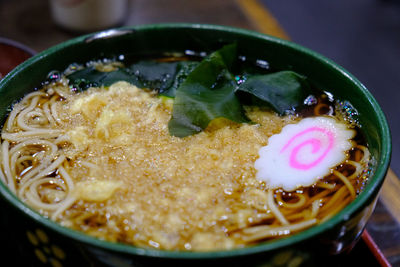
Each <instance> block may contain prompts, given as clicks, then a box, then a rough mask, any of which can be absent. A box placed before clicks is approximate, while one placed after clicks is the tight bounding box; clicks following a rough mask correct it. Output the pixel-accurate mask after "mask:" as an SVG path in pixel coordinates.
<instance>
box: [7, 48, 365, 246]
mask: <svg viewBox="0 0 400 267" xmlns="http://www.w3.org/2000/svg"><path fill="white" fill-rule="evenodd" d="M236 50H237V48H236V45H234V44H233V45H226V46H224V47H222V48H221V49H219V50H217V51H215V52H213V53H210V54H208V55H206V56H204V57H202V58H200V59H198V58H196V60H194V58H193V57H191V56H188V55H183V56H179V57H176V56H165V57H161V58H153V59H149V60H141V61H139V60H136V61H132V62H133V63H132V62H131V63H130V64H128V63H127V61H126V60H125V61H124V60H122V61H107V60H102V61H95V62H89V63H87V64H85V65H77V64H73V65H71V66H70V67H69V68H68V69H67V70H66V71H65V72H63V73H62V74H61V75H57V73H52V74H50V78H51V79H50V80H49V81H47V82H45V83H44V84H43V86H42V88H41V89H40V90H36V91H34V92H31V93H29V94H27V95H26V96H25V97H24V98H23V99H22V100H21V101H19V102H18V103H16V104H15V105H13V107H12V111H11V112H10V114H9V116H8V119H7V120H6V122H5V124H4V126H3V129H2V134H1V138H2V143H1V172H0V178H1V180H2V181H3V182H4V183H6V184H7V185H8V187H9V188H10V190H11V191H12V192H14V193H15V194H16V195H17V196H18V197H19V198H20V199H22V200H23V201H24V202H25V203H27V204H28V205H29V206H31V207H33V208H34V209H36V210H38V211H39V212H40V213H41V214H42V215H44V216H45V217H49V218H51V219H52V220H54V221H56V222H58V223H60V224H61V225H63V226H66V227H69V228H72V229H75V230H79V231H82V232H84V233H87V234H89V235H92V236H95V237H98V238H100V239H104V240H109V241H115V242H122V243H126V244H132V245H135V246H142V247H154V248H160V249H167V250H193V251H204V250H221V249H231V248H238V247H243V246H246V245H249V244H254V243H257V242H261V241H265V240H269V239H273V238H280V237H283V236H288V235H290V234H293V233H296V232H298V231H301V230H304V229H307V228H309V227H311V226H313V225H316V224H319V223H321V222H323V221H325V220H327V219H329V218H330V217H332V216H333V215H334V214H335V213H337V212H338V211H340V210H341V209H342V208H343V207H345V206H346V205H347V204H349V203H350V202H351V201H352V200H353V199H354V198H356V196H357V194H358V193H359V192H360V191H361V190H362V189H363V187H364V185H365V183H366V182H367V179H368V176H369V173H370V171H369V170H370V168H369V162H370V161H371V159H370V153H369V152H368V149H367V145H366V143H365V141H364V139H363V137H362V134H361V132H360V125H358V122H357V119H356V111H355V110H354V109H352V108H351V105H350V104H349V103H347V102H345V101H339V100H336V99H333V96H332V95H331V94H330V93H328V92H322V91H318V90H316V89H315V88H314V87H312V86H311V85H310V82H309V81H308V79H307V78H306V77H304V76H303V75H300V74H298V73H295V72H293V71H272V70H271V69H270V68H269V67H268V65H267V64H265V63H266V62H265V61H260V60H258V61H257V62H256V64H253V63H251V62H250V60H244V58H243V57H240V56H237V52H236Z"/></svg>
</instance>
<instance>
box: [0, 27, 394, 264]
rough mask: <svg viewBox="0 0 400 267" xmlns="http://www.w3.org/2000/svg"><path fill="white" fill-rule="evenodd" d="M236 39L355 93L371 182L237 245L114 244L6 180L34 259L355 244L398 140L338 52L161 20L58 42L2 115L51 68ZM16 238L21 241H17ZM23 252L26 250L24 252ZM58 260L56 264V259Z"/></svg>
mask: <svg viewBox="0 0 400 267" xmlns="http://www.w3.org/2000/svg"><path fill="white" fill-rule="evenodd" d="M232 42H236V43H237V44H238V47H239V54H241V55H244V56H246V57H247V58H249V59H262V60H266V61H267V62H268V63H269V64H270V65H272V66H274V68H275V69H278V70H279V69H290V70H294V71H296V72H299V73H301V74H303V75H305V76H307V77H309V78H310V79H311V81H312V82H313V83H314V84H315V85H317V86H318V87H319V88H321V89H322V90H327V91H329V92H332V93H333V94H334V95H335V96H336V98H337V99H341V100H348V101H350V102H351V103H352V105H353V106H354V108H355V109H356V110H357V112H358V114H359V120H360V123H361V125H362V131H363V132H364V134H365V135H366V139H367V142H368V143H369V149H370V151H371V154H372V155H373V157H374V160H375V161H376V164H375V165H374V167H373V169H372V170H371V178H370V181H369V183H368V185H367V186H366V188H365V190H364V191H363V192H362V193H361V194H360V195H359V196H358V197H357V199H356V200H355V201H353V202H352V203H351V204H350V205H348V206H347V207H346V208H345V209H343V210H342V211H341V212H339V213H338V214H337V215H335V216H334V217H333V218H332V219H330V220H328V221H327V222H324V223H322V224H320V225H318V226H316V227H313V228H311V229H308V230H306V231H303V232H301V233H298V234H296V235H293V236H291V237H288V238H283V239H280V240H275V241H267V242H265V243H261V244H258V245H255V246H250V247H246V248H243V249H236V250H230V251H216V252H177V251H161V250H152V249H143V248H136V247H132V246H125V245H122V244H114V243H110V242H106V241H101V240H97V239H95V238H92V237H89V236H86V235H83V234H81V233H78V232H76V231H72V230H69V229H65V228H63V227H61V226H59V225H58V224H56V223H54V222H51V221H49V220H48V219H45V218H43V217H42V216H40V215H39V214H38V213H37V212H35V211H33V210H32V209H30V208H29V207H27V206H25V205H24V204H23V203H22V202H21V201H19V200H18V199H17V198H16V197H15V196H14V195H13V194H11V192H10V191H9V190H8V189H7V188H6V186H5V185H4V184H2V183H1V184H0V193H1V197H0V201H1V203H0V209H1V210H0V214H2V215H1V216H0V223H1V224H2V227H1V229H7V230H5V236H6V237H7V239H9V240H10V243H13V242H12V241H13V240H18V244H15V246H16V247H15V248H14V250H15V251H16V252H19V251H20V252H21V253H19V254H18V255H26V258H25V259H21V260H27V259H28V261H29V262H36V263H40V264H43V263H45V264H50V265H51V264H61V265H57V266H69V265H73V264H79V265H83V264H84V265H85V266H86V265H93V266H148V265H160V264H161V263H162V264H163V265H177V264H178V265H182V264H185V265H189V264H190V265H204V264H208V265H221V264H231V265H233V266H243V265H244V264H245V265H246V266H285V265H292V266H298V265H297V264H302V263H303V264H306V265H313V264H316V265H318V264H317V263H318V259H319V258H321V257H322V256H325V255H327V254H329V255H333V254H342V253H343V252H345V251H348V250H350V249H351V248H352V247H353V246H354V244H355V243H356V242H357V240H358V238H359V237H360V235H361V233H362V230H363V229H364V227H365V224H366V222H367V220H368V218H369V216H370V215H371V213H372V211H373V209H374V206H375V203H376V200H377V195H378V192H379V189H380V187H381V185H382V183H383V179H384V177H385V174H386V171H387V169H388V165H389V161H390V152H391V147H390V145H391V143H390V133H389V129H388V125H387V122H386V119H385V117H384V115H383V113H382V111H381V109H380V107H379V105H378V104H377V103H376V100H375V99H374V98H373V97H372V96H371V95H370V93H369V92H368V91H367V89H365V87H364V86H363V85H362V84H361V83H360V82H359V81H358V80H357V79H356V78H354V77H353V76H352V75H351V74H349V73H348V72H347V71H345V70H344V69H343V68H341V67H340V66H338V65H336V64H335V63H333V62H331V61H330V60H328V59H326V58H324V57H323V56H321V55H318V54H316V53H314V52H312V51H310V50H308V49H305V48H303V47H301V46H298V45H296V44H293V43H290V42H287V41H284V40H280V39H277V38H273V37H270V36H267V35H262V34H259V33H255V32H250V31H246V30H241V29H235V28H229V27H222V26H215V25H198V24H160V25H144V26H138V27H133V28H121V29H116V30H110V31H107V32H101V33H96V34H91V35H86V36H82V37H78V38H76V39H73V40H71V41H67V42H65V43H62V44H60V45H58V46H55V47H52V48H50V49H48V50H46V51H44V52H42V53H40V54H39V55H37V56H35V57H33V58H31V59H30V60H28V61H27V62H25V63H23V64H22V65H20V66H18V67H17V68H16V69H15V70H14V71H12V72H11V73H9V74H8V75H7V76H6V77H5V78H4V79H3V80H2V81H0V99H1V101H0V117H1V118H3V119H4V118H5V116H6V115H7V112H8V110H9V108H10V106H11V105H12V104H13V103H14V102H15V100H18V99H20V98H21V97H22V96H23V95H24V94H26V93H27V92H29V91H31V90H32V89H33V88H38V87H40V84H41V82H42V81H44V80H45V79H46V77H47V74H48V73H49V72H51V71H54V70H58V71H62V70H64V69H65V68H66V67H67V66H68V65H69V64H70V63H84V62H87V61H89V60H93V59H95V58H104V57H106V58H112V57H118V56H120V55H128V54H129V55H156V54H160V53H165V52H184V51H186V50H192V51H205V52H209V51H213V50H215V49H217V48H218V47H220V46H221V45H222V44H226V43H232ZM14 243H15V242H14ZM22 252H23V253H22ZM53 266H54V265H53Z"/></svg>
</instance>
